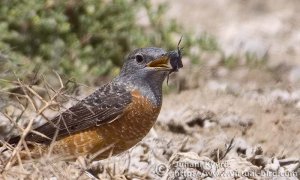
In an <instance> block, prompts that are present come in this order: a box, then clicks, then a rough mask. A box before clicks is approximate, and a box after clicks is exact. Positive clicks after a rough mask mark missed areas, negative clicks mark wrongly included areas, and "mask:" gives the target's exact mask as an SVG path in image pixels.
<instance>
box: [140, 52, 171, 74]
mask: <svg viewBox="0 0 300 180" xmlns="http://www.w3.org/2000/svg"><path fill="white" fill-rule="evenodd" d="M170 59H171V58H170V57H169V56H168V55H164V56H161V57H159V58H157V59H155V60H153V61H151V62H149V63H148V64H147V65H146V66H147V67H148V68H154V69H157V70H162V71H169V70H171V69H172V66H171V63H170Z"/></svg>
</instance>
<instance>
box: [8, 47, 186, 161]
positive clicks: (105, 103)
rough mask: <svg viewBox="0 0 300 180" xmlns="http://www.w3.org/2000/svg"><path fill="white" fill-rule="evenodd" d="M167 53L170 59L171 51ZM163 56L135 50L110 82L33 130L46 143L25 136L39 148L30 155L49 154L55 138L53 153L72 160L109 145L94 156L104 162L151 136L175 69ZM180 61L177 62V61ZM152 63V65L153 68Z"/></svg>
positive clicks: (159, 52) (159, 51) (161, 52)
mask: <svg viewBox="0 0 300 180" xmlns="http://www.w3.org/2000/svg"><path fill="white" fill-rule="evenodd" d="M171 54H172V57H171V58H174V52H172V53H171ZM166 57H167V58H169V55H168V53H166V52H165V51H164V50H162V49H160V48H142V49H137V50H135V51H133V52H132V53H131V54H130V55H129V56H128V58H127V60H126V61H125V63H124V65H123V68H122V70H121V73H120V75H119V76H118V77H116V78H115V79H114V80H113V81H112V82H110V83H108V84H106V85H104V86H102V87H101V88H99V89H98V90H96V91H95V92H94V93H93V94H91V95H90V96H88V97H86V98H85V99H83V100H82V101H80V102H78V103H77V104H76V105H74V106H72V107H71V108H69V109H68V110H66V111H65V112H63V113H61V114H60V115H59V116H57V117H55V118H54V119H53V120H52V121H51V123H49V122H48V123H46V124H44V125H42V126H40V127H38V128H36V129H35V131H38V132H40V133H42V134H44V135H46V136H47V137H49V138H50V139H47V138H44V137H41V136H39V135H36V134H33V133H29V134H28V135H27V137H26V140H27V141H30V142H34V143H37V144H41V145H40V146H35V147H33V149H32V151H33V152H35V153H39V152H40V149H39V147H42V152H44V151H47V148H48V147H49V145H50V143H51V142H52V139H53V137H54V136H55V134H56V133H57V136H56V139H55V141H54V144H53V146H52V147H53V149H52V153H54V154H60V155H64V156H73V157H74V158H75V157H77V156H79V155H87V154H93V153H96V152H98V151H99V150H101V149H103V148H106V147H108V146H110V145H113V146H112V148H111V149H109V150H107V151H106V152H105V153H102V154H100V155H99V156H98V157H97V159H102V158H105V157H107V156H108V155H109V153H110V152H112V153H113V154H118V153H121V152H123V151H125V150H127V149H129V148H131V147H132V146H134V145H135V144H137V143H138V142H139V141H141V140H142V138H143V137H144V136H145V135H146V134H147V133H148V132H149V131H150V129H151V128H152V126H153V125H154V123H155V121H156V119H157V116H158V114H159V112H160V108H161V103H162V83H163V81H164V79H165V78H166V76H167V75H168V72H169V71H171V70H173V69H172V67H173V65H172V67H167V64H163V63H164V61H162V60H161V59H163V58H164V59H165V58H166ZM178 57H180V59H179V60H180V62H181V56H178ZM141 58H142V59H141ZM138 60H142V61H141V62H139V61H138ZM172 60H173V59H170V60H168V61H172ZM154 61H155V63H156V64H155V65H152V64H151V63H152V62H154ZM175 61H176V63H177V62H178V59H174V62H175ZM174 62H173V64H174ZM169 64H172V63H169ZM152 66H154V67H152ZM18 139H19V137H15V138H12V139H11V140H9V143H11V144H15V143H17V142H18Z"/></svg>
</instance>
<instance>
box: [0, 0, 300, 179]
mask: <svg viewBox="0 0 300 180" xmlns="http://www.w3.org/2000/svg"><path fill="white" fill-rule="evenodd" d="M298 12H300V1H298V0H276V1H272V0H264V1H261V0H251V1H250V0H214V1H207V0H185V1H180V0H151V1H146V0H102V1H99V0H90V1H80V0H68V1H58V0H45V1H40V0H27V1H19V0H1V1H0V87H1V91H2V92H3V91H6V92H18V87H17V86H16V83H13V81H15V80H16V79H17V78H21V80H22V81H23V82H25V83H27V84H30V85H32V86H41V84H42V81H41V80H40V79H39V78H37V77H39V76H45V77H47V79H48V80H49V82H50V83H51V84H53V86H54V87H58V86H59V81H58V80H57V79H56V74H55V73H53V71H56V72H57V73H58V74H59V75H60V76H61V77H62V79H63V81H64V82H72V83H71V85H70V83H69V84H68V85H67V87H68V88H69V90H70V93H73V94H74V92H76V93H77V95H78V94H79V95H83V94H84V95H86V94H88V92H86V90H84V89H83V90H82V89H81V90H80V91H79V92H78V91H76V90H77V89H78V86H80V85H82V84H84V85H87V86H88V87H95V86H100V85H102V84H104V83H105V82H108V81H109V80H110V79H112V78H113V77H114V76H116V75H117V74H118V73H119V70H120V67H121V65H122V62H123V59H124V57H125V56H126V54H127V53H128V52H129V51H131V50H133V49H135V48H139V47H148V46H157V47H162V48H164V49H166V50H174V49H175V48H176V46H177V43H178V41H179V39H180V37H181V36H182V37H183V40H182V44H181V46H182V47H184V58H183V64H184V68H183V69H181V70H180V72H178V73H176V74H173V75H172V76H171V82H170V84H169V85H168V86H167V85H165V87H164V93H165V99H164V103H163V108H162V111H161V114H160V116H159V119H158V122H157V124H156V125H155V127H154V131H155V133H153V132H152V133H150V134H149V135H148V136H147V137H146V139H145V140H144V142H143V143H144V144H147V146H149V147H152V148H153V149H157V150H155V151H156V154H161V156H162V157H163V158H164V159H165V162H167V161H168V160H169V159H170V156H171V155H172V154H174V153H175V152H195V153H196V154H198V155H199V156H206V157H208V158H210V159H212V160H213V161H218V160H219V157H220V156H223V155H224V159H232V158H235V159H237V158H242V157H243V158H246V159H247V160H245V163H246V162H247V163H250V165H249V167H250V166H251V167H255V168H258V167H264V168H265V169H266V170H268V168H269V167H270V166H272V168H273V169H272V171H279V170H282V169H284V171H285V170H288V171H295V172H299V166H300V164H299V161H297V159H298V160H299V158H300V141H299V139H300V121H299V118H300V59H299V57H300V18H299V13H298ZM76 93H75V94H76ZM10 100H11V99H10V97H8V98H7V97H5V96H4V95H2V96H0V108H1V110H2V111H7V108H8V104H9V103H8V102H10ZM11 111H13V110H11V109H10V110H9V112H10V113H11V114H13V112H11ZM6 125H7V124H5V123H4V124H3V123H2V125H1V127H2V131H4V129H6ZM170 139H172V143H166V141H167V142H169V140H170ZM232 139H234V143H233V144H234V146H233V148H232V149H231V150H229V151H230V152H229V153H228V152H227V151H228V148H226V147H227V146H226V145H228V144H230V142H231V141H232ZM158 142H162V143H161V144H160V143H158ZM143 143H142V144H143ZM178 144H180V145H178ZM183 144H184V145H183ZM154 145H155V146H154ZM178 147H180V148H178ZM139 148H140V149H141V148H143V146H141V145H138V146H137V147H136V149H137V150H133V152H132V154H133V155H135V157H137V156H136V155H137V154H138V155H140V154H141V151H140V150H139ZM153 151H154V150H153ZM151 152H152V151H151ZM143 153H146V154H147V153H150V152H148V151H143ZM225 156H226V157H225ZM139 158H141V157H137V159H133V162H134V163H137V164H139V163H140V159H139ZM286 158H290V159H293V158H294V159H296V160H295V161H293V162H294V163H290V164H288V165H289V166H286V164H285V163H282V162H283V161H284V162H286V161H285V159H286ZM294 159H293V160H294ZM155 162H156V161H155V160H152V161H149V162H148V163H146V164H139V166H140V169H143V167H145V169H146V167H147V166H149V165H151V164H153V163H154V164H155ZM241 162H244V161H242V160H241ZM143 163H145V162H143ZM274 164H275V165H274ZM247 166H248V165H247ZM274 167H275V168H274ZM280 168H281V169H280ZM133 171H134V170H133ZM299 174H300V172H299Z"/></svg>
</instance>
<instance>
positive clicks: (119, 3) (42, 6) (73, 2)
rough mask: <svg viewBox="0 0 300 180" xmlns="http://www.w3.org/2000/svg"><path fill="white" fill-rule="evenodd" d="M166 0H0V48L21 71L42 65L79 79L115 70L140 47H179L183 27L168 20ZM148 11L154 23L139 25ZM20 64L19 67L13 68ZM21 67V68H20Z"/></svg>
mask: <svg viewBox="0 0 300 180" xmlns="http://www.w3.org/2000/svg"><path fill="white" fill-rule="evenodd" d="M165 7H166V6H165V5H159V6H157V7H154V6H152V5H151V3H150V2H148V1H144V0H129V1H128V0H112V1H98V0H90V1H79V0H68V1H57V0H47V1H40V0H26V1H24V0H22V1H20V0H3V1H0V34H1V36H0V50H1V54H5V55H7V56H8V57H9V58H8V59H9V61H11V62H12V63H11V65H12V66H10V68H11V69H12V70H13V71H14V72H15V73H16V74H17V75H18V76H19V75H24V74H26V73H28V72H32V71H33V70H34V69H35V68H36V67H39V68H38V69H39V71H40V73H44V72H46V71H49V69H54V70H56V71H58V72H59V73H60V74H63V75H65V76H66V77H69V78H71V77H74V78H75V79H77V80H78V81H83V82H86V81H88V82H89V83H93V82H95V79H96V77H99V76H100V75H108V76H109V75H115V74H116V73H118V70H119V68H120V66H121V64H122V60H123V58H124V56H125V55H126V53H128V52H129V51H130V50H132V49H134V48H137V47H144V46H159V47H163V48H166V49H170V48H175V47H176V40H174V38H172V37H173V36H172V35H173V34H180V32H181V28H180V27H179V26H178V25H177V24H176V23H175V21H167V20H165V19H164V17H163V16H164V10H165ZM140 11H146V12H147V16H148V17H147V18H148V19H149V22H150V24H149V25H148V26H147V27H144V26H141V25H139V24H137V23H136V22H137V21H136V19H137V18H138V17H137V14H138V12H140ZM15 66H17V67H15ZM18 67H20V68H18Z"/></svg>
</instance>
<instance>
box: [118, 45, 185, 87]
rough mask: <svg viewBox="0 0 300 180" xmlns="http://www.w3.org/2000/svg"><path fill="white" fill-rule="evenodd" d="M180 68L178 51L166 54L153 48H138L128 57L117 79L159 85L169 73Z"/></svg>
mask: <svg viewBox="0 0 300 180" xmlns="http://www.w3.org/2000/svg"><path fill="white" fill-rule="evenodd" d="M181 67H182V62H181V51H180V49H178V51H170V52H166V51H164V50H163V49H161V48H155V47H149V48H140V49H136V50H134V51H133V52H131V53H130V54H129V55H128V57H127V59H126V60H125V62H124V65H123V67H122V70H121V73H120V76H119V77H120V78H124V79H126V80H128V81H132V82H133V83H140V82H155V83H156V84H158V85H161V84H162V83H163V81H164V79H165V78H166V77H167V76H168V75H169V74H170V73H172V72H174V71H177V70H178V69H179V68H181Z"/></svg>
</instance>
